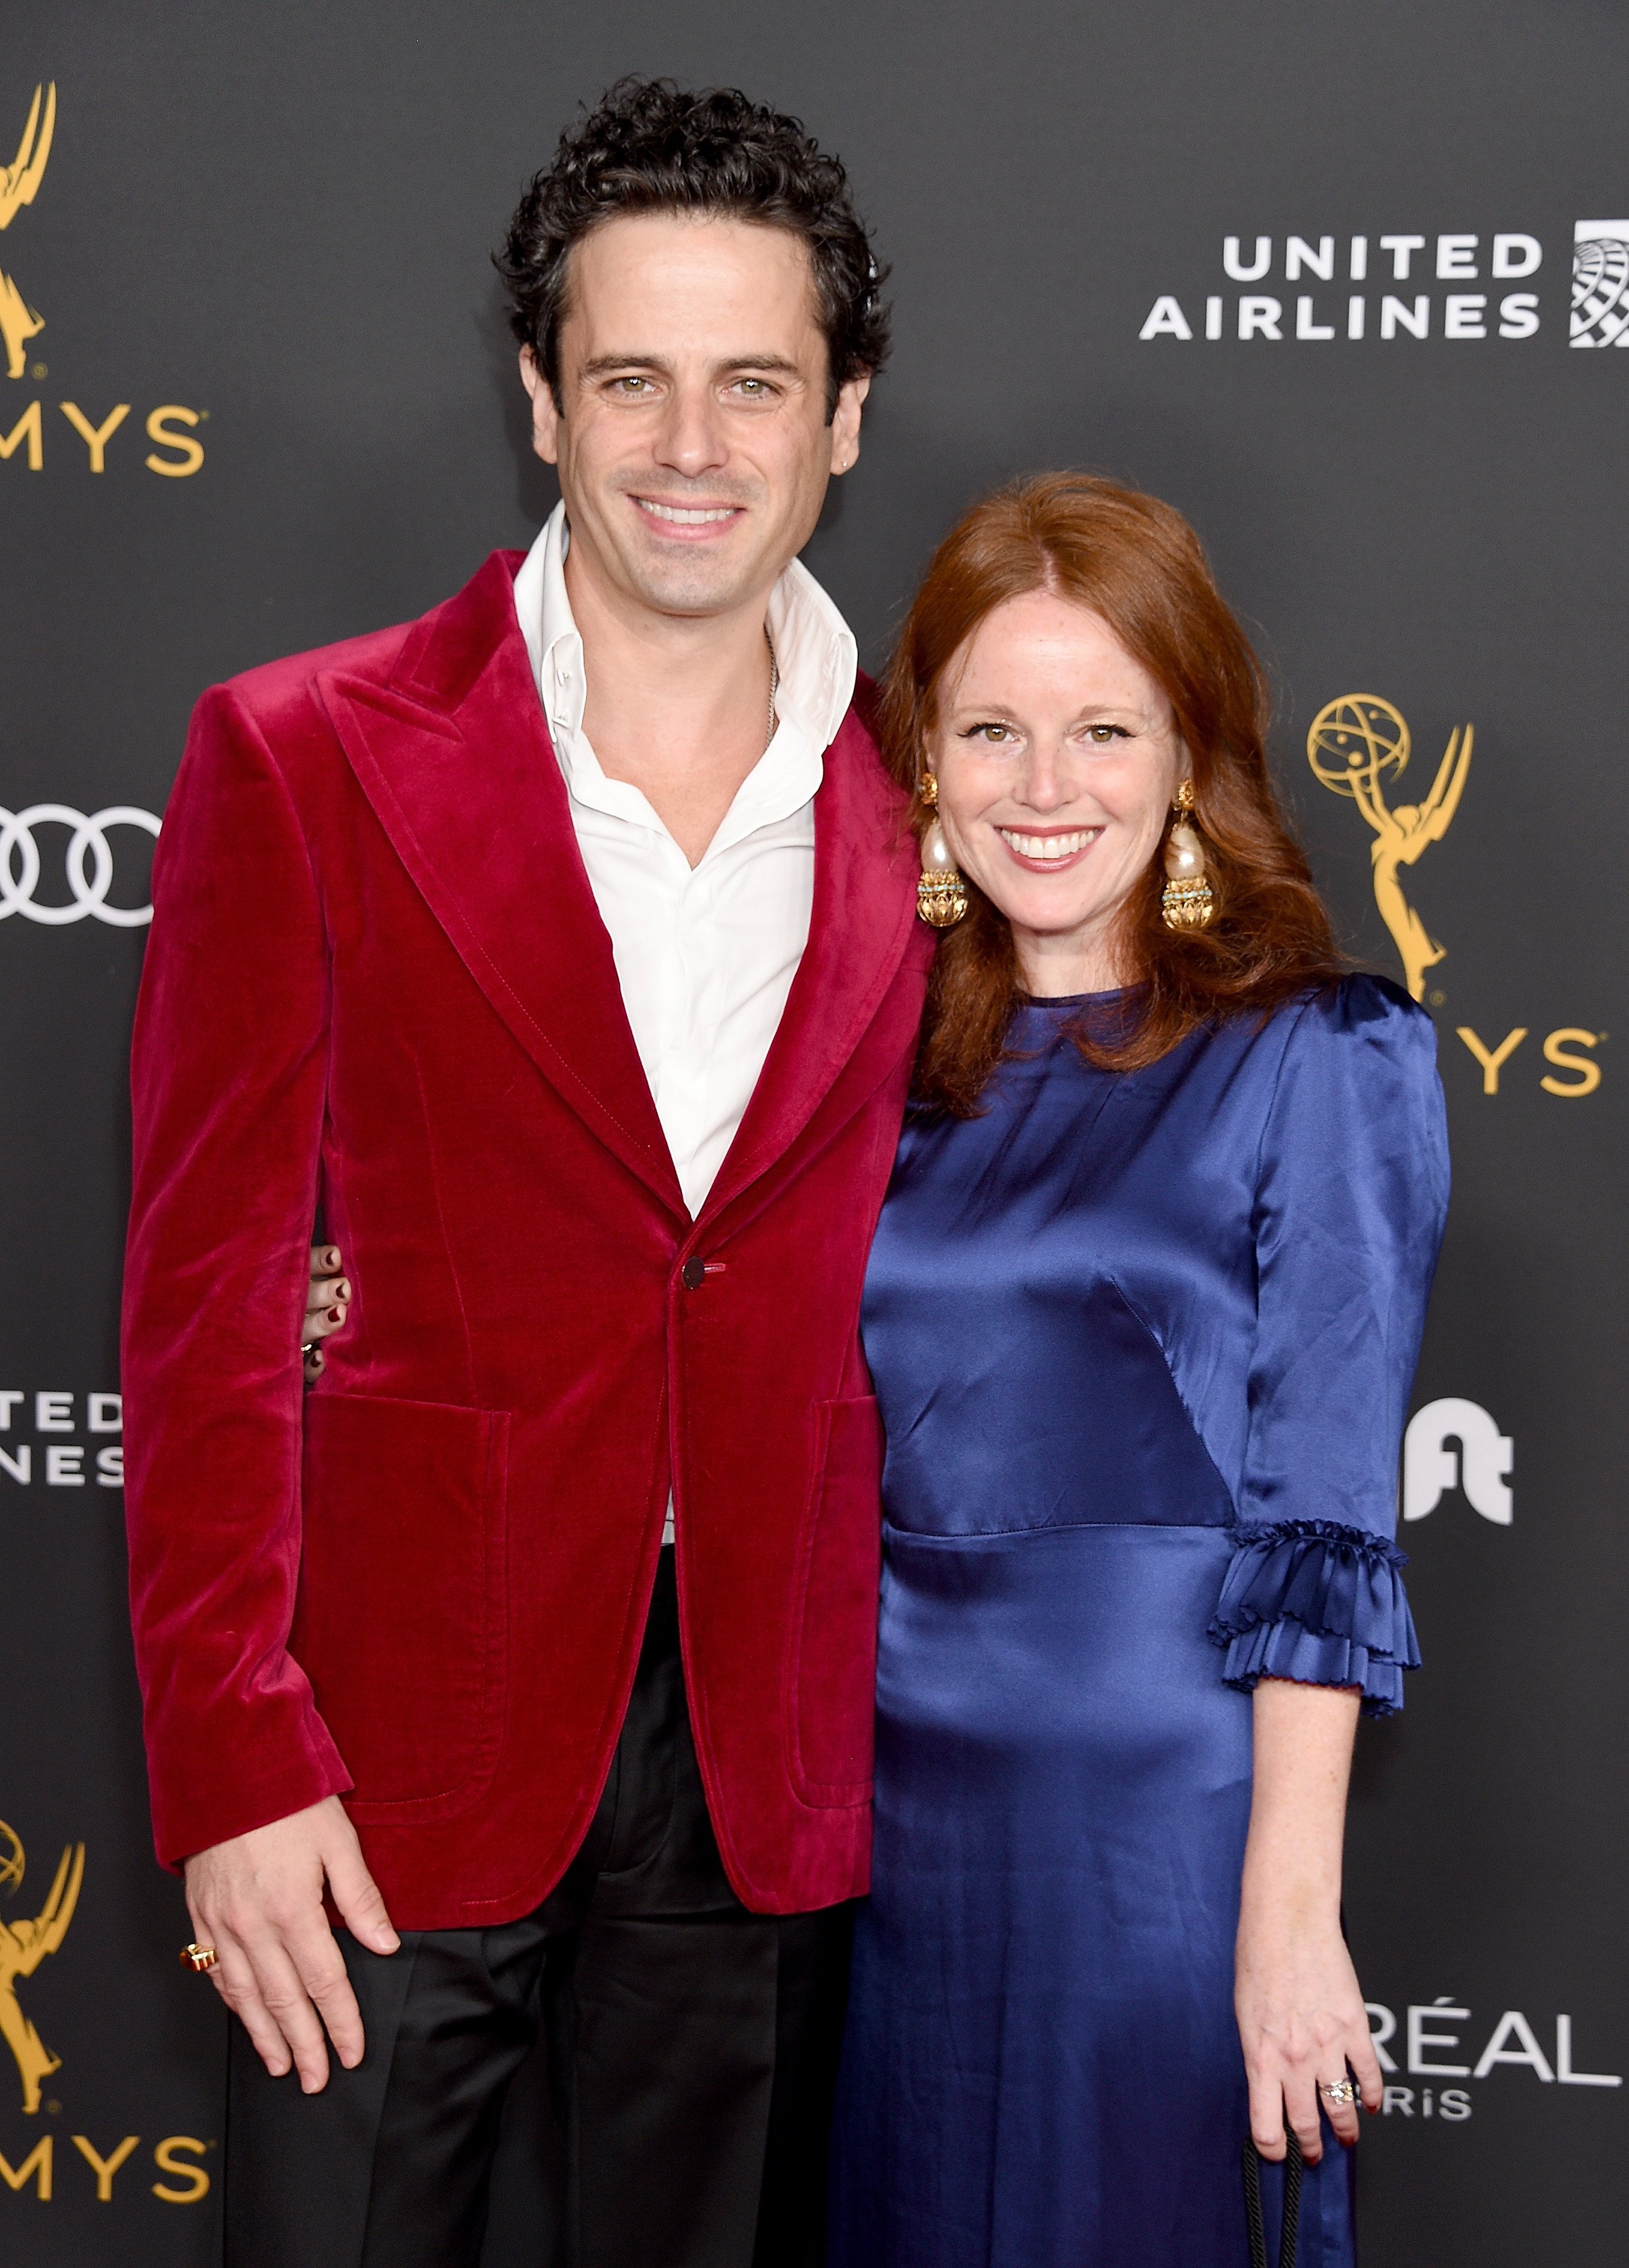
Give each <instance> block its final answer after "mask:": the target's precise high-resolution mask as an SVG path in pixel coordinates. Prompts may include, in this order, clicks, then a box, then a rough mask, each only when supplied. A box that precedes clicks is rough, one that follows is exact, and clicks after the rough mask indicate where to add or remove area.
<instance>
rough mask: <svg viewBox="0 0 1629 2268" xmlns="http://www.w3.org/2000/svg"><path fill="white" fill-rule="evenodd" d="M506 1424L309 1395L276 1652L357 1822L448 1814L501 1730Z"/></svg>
mask: <svg viewBox="0 0 1629 2268" xmlns="http://www.w3.org/2000/svg"><path fill="white" fill-rule="evenodd" d="M508 1452H509V1415H508V1412H507V1411H506V1410H463V1409H455V1408H453V1407H452V1406H450V1405H448V1404H446V1403H437V1402H399V1401H394V1400H386V1399H384V1398H383V1397H381V1396H377V1395H359V1394H323V1393H316V1394H313V1395H310V1396H309V1397H308V1398H307V1401H306V1442H305V1468H304V1487H303V1505H302V1511H303V1538H302V1545H301V1553H300V1572H299V1592H298V1596H297V1602H296V1606H295V1613H294V1624H293V1629H292V1631H291V1635H290V1639H289V1648H290V1651H291V1653H292V1654H293V1655H294V1658H295V1660H296V1661H298V1662H299V1665H300V1667H301V1668H303V1669H304V1670H305V1672H306V1675H307V1676H308V1677H309V1678H310V1680H311V1683H312V1687H313V1691H314V1693H315V1696H316V1702H317V1707H318V1709H319V1710H320V1711H321V1715H322V1718H323V1720H324V1722H325V1723H326V1724H327V1726H328V1730H329V1731H330V1732H331V1733H332V1734H333V1735H334V1739H335V1742H336V1744H337V1746H338V1749H339V1752H340V1755H341V1756H343V1758H344V1761H345V1766H346V1769H347V1771H349V1772H350V1776H351V1778H352V1779H353V1780H354V1781H355V1782H356V1787H355V1792H354V1793H353V1794H352V1795H350V1796H349V1797H347V1799H346V1803H347V1808H349V1809H350V1811H351V1812H352V1813H353V1814H354V1815H356V1817H357V1818H358V1819H361V1820H363V1821H365V1822H372V1823H375V1824H387V1823H391V1822H399V1823H403V1824H406V1823H410V1822H412V1821H415V1820H431V1819H439V1818H446V1817H449V1816H450V1815H453V1813H455V1812H457V1811H460V1810H461V1809H463V1808H465V1806H466V1805H468V1804H469V1803H471V1802H473V1801H474V1800H475V1798H476V1797H477V1796H478V1795H479V1794H480V1793H481V1791H482V1789H483V1787H484V1786H486V1784H487V1782H488V1781H489V1780H490V1778H491V1776H492V1772H493V1771H494V1769H495V1767H496V1765H497V1762H498V1742H499V1740H500V1737H501V1734H502V1730H503V1707H504V1686H505V1653H506V1638H507V1630H506V1596H505V1594H506V1582H505V1573H506V1566H505V1563H506V1557H507V1544H508V1533H507V1530H508V1520H507V1482H508Z"/></svg>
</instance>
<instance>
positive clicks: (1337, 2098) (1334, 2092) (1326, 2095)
mask: <svg viewBox="0 0 1629 2268" xmlns="http://www.w3.org/2000/svg"><path fill="white" fill-rule="evenodd" d="M1318 2093H1319V2094H1320V2095H1322V2096H1323V2100H1324V2101H1325V2102H1332V2103H1334V2104H1335V2105H1336V2106H1337V2107H1339V2106H1340V2105H1341V2104H1344V2103H1347V2102H1356V2101H1357V2099H1358V2090H1357V2087H1356V2084H1355V2083H1354V2082H1353V2080H1350V2079H1321V2080H1319V2081H1318Z"/></svg>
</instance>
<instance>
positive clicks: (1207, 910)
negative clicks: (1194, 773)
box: [1160, 779, 1216, 929]
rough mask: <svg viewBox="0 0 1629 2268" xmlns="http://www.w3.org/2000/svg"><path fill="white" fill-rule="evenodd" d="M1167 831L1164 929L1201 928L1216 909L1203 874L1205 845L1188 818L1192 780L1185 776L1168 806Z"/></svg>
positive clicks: (1162, 896)
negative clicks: (1169, 812) (1173, 800)
mask: <svg viewBox="0 0 1629 2268" xmlns="http://www.w3.org/2000/svg"><path fill="white" fill-rule="evenodd" d="M1171 808H1172V814H1173V816H1172V824H1171V831H1170V833H1169V834H1168V836H1166V838H1165V877H1166V880H1165V887H1164V889H1163V890H1162V891H1161V893H1160V913H1161V918H1162V919H1163V921H1164V923H1165V926H1166V927H1167V929H1204V928H1205V927H1206V926H1207V925H1208V924H1209V923H1210V921H1211V919H1212V917H1213V915H1214V913H1215V911H1216V893H1215V891H1214V890H1213V889H1212V887H1211V886H1210V883H1209V882H1208V881H1207V880H1206V879H1205V845H1204V843H1202V842H1201V841H1200V839H1199V833H1198V828H1196V827H1195V826H1194V825H1193V823H1192V821H1191V820H1190V818H1189V816H1188V814H1189V813H1190V811H1191V810H1192V809H1193V782H1192V781H1191V780H1190V779H1185V780H1184V781H1183V784H1182V785H1181V786H1180V787H1179V788H1178V789H1177V791H1176V802H1175V804H1174V805H1173V806H1171Z"/></svg>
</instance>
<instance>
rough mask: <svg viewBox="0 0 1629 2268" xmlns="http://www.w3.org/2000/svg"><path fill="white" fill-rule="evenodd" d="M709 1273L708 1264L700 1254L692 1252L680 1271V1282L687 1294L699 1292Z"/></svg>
mask: <svg viewBox="0 0 1629 2268" xmlns="http://www.w3.org/2000/svg"><path fill="white" fill-rule="evenodd" d="M706 1273H707V1263H706V1262H705V1261H704V1259H703V1258H702V1257H701V1256H700V1254H699V1253H696V1252H692V1253H691V1255H690V1256H689V1259H688V1260H687V1261H686V1262H685V1263H684V1265H683V1267H682V1268H681V1269H680V1270H679V1281H680V1282H681V1283H682V1285H683V1286H684V1288H685V1290H686V1291H687V1292H695V1291H699V1289H700V1288H701V1285H702V1282H703V1280H704V1278H705V1276H706Z"/></svg>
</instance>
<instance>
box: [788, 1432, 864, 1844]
mask: <svg viewBox="0 0 1629 2268" xmlns="http://www.w3.org/2000/svg"><path fill="white" fill-rule="evenodd" d="M814 1462H815V1482H814V1487H813V1489H812V1491H811V1494H810V1501H809V1508H808V1512H807V1515H806V1518H805V1521H804V1534H803V1548H802V1550H801V1553H800V1561H799V1565H800V1591H799V1596H798V1600H797V1616H796V1621H795V1624H794V1628H795V1630H796V1632H797V1642H796V1645H795V1647H794V1649H793V1656H792V1709H791V1719H792V1721H791V1734H792V1782H793V1785H794V1786H795V1787H796V1788H797V1791H798V1793H799V1794H800V1795H801V1796H802V1798H803V1800H804V1801H805V1802H806V1803H812V1804H819V1805H822V1806H827V1807H830V1806H836V1805H839V1804H853V1803H864V1802H865V1801H866V1800H867V1798H868V1797H869V1796H870V1793H871V1762H872V1751H873V1743H874V1737H875V1724H876V1707H877V1698H876V1691H877V1583H878V1578H879V1574H880V1572H881V1563H882V1498H881V1484H882V1425H881V1418H880V1416H879V1414H878V1410H877V1405H876V1402H875V1400H874V1398H873V1396H872V1395H861V1396H858V1397H856V1398H855V1399H853V1400H852V1401H846V1402H823V1403H816V1404H815V1460H814Z"/></svg>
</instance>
